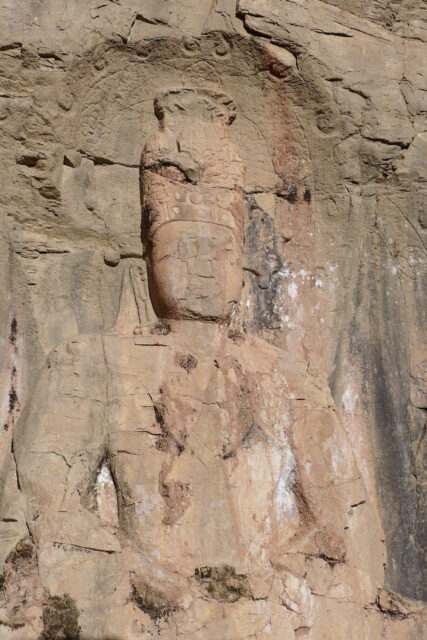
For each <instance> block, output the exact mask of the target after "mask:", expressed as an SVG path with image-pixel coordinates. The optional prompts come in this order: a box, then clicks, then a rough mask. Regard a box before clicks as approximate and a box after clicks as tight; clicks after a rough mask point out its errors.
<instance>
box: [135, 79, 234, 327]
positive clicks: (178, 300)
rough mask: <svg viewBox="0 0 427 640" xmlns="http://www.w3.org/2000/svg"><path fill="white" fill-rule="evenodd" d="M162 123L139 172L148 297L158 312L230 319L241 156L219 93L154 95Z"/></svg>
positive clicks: (228, 108)
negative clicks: (231, 138)
mask: <svg viewBox="0 0 427 640" xmlns="http://www.w3.org/2000/svg"><path fill="white" fill-rule="evenodd" d="M154 108H155V114H156V117H157V119H158V122H159V130H158V131H157V132H156V133H155V134H154V135H153V136H152V137H151V138H149V139H148V140H147V143H146V146H145V149H144V153H143V159H142V172H141V189H142V204H143V216H144V227H145V257H146V260H147V272H148V284H149V290H150V297H151V300H152V303H153V306H154V309H155V311H156V313H157V315H158V316H159V317H161V318H171V319H172V318H174V319H199V320H211V321H216V322H225V321H227V319H228V318H229V316H230V313H231V311H232V309H233V306H234V305H235V303H236V302H238V300H239V298H240V291H241V285H242V254H243V185H244V167H243V163H242V161H241V159H240V157H239V155H238V153H237V151H236V149H235V147H234V145H233V143H232V142H231V140H230V138H229V132H228V126H229V125H230V123H231V122H232V121H233V119H234V112H235V106H234V103H233V102H232V100H231V99H230V98H228V97H227V96H225V95H224V94H222V93H216V92H212V91H207V90H196V89H185V88H184V89H172V90H169V91H167V92H165V93H162V94H161V95H159V96H157V97H156V99H155V101H154Z"/></svg>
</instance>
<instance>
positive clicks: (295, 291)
mask: <svg viewBox="0 0 427 640" xmlns="http://www.w3.org/2000/svg"><path fill="white" fill-rule="evenodd" d="M288 293H289V295H290V297H291V298H292V300H295V298H296V297H297V295H298V287H297V285H296V284H295V283H294V282H292V283H291V284H290V285H288Z"/></svg>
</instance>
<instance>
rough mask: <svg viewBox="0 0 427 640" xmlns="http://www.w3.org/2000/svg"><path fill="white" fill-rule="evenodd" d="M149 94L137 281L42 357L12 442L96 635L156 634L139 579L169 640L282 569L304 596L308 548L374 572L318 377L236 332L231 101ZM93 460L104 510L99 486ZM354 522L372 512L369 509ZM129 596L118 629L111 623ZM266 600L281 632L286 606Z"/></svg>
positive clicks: (236, 212) (51, 544)
mask: <svg viewBox="0 0 427 640" xmlns="http://www.w3.org/2000/svg"><path fill="white" fill-rule="evenodd" d="M154 108H155V113H156V116H157V118H158V123H159V129H158V131H156V132H155V133H154V134H153V135H152V136H150V137H149V138H148V140H147V143H146V146H145V149H144V152H143V156H142V167H141V194H142V210H143V211H142V215H143V225H142V228H143V235H144V245H145V259H146V264H147V268H146V270H145V266H144V263H141V264H139V265H135V264H132V265H131V267H130V268H129V269H127V268H126V269H125V275H126V273H129V276H130V277H129V279H128V280H126V278H125V282H124V290H125V289H126V287H127V288H128V290H129V291H131V292H132V295H131V297H128V296H127V295H125V294H124V293H123V292H122V298H121V309H120V312H119V315H118V319H117V324H116V327H115V328H114V329H113V330H112V331H109V332H105V333H102V334H93V335H86V336H77V337H76V339H75V340H73V341H72V342H70V343H67V344H66V345H60V346H59V347H58V349H57V350H56V352H55V353H54V354H53V355H52V357H51V358H50V362H49V365H48V367H47V368H46V370H45V371H44V372H43V374H42V376H41V378H40V382H39V391H38V394H37V397H35V398H34V399H33V401H32V403H30V404H29V407H28V408H27V410H26V412H24V414H23V416H22V420H21V424H20V428H19V430H18V435H17V437H16V439H15V445H14V447H15V455H16V460H17V472H18V478H19V481H20V485H21V487H22V491H23V493H24V495H25V497H26V501H27V502H26V520H27V526H28V529H29V531H30V533H31V535H32V536H33V538H34V539H35V540H36V541H37V546H38V549H39V550H40V553H39V558H38V562H39V566H40V574H41V575H42V577H43V581H44V583H43V586H44V588H45V589H46V591H47V592H48V593H49V594H51V595H56V596H60V595H62V594H64V593H67V594H71V596H72V597H73V598H75V600H76V602H77V606H78V608H79V611H80V615H81V618H80V619H81V624H82V627H83V629H84V632H85V633H86V634H88V636H89V637H91V638H93V639H95V638H99V639H102V638H105V637H110V635H113V634H114V633H115V634H116V635H117V637H118V638H120V640H121V638H123V640H128V639H131V638H136V637H147V638H148V637H151V635H150V634H151V633H152V632H156V633H158V634H159V635H160V636H162V634H163V631H164V629H163V631H162V627H161V625H160V626H159V619H158V618H156V617H152V616H151V615H150V611H149V609H150V607H149V605H148V604H147V602H146V601H145V600H144V597H143V595H142V592H143V591H144V589H145V592H146V591H147V589H148V590H150V589H151V592H150V593H156V594H157V596H156V597H157V601H158V608H159V611H160V613H159V617H160V618H162V616H163V618H164V619H169V618H171V619H172V617H173V620H174V621H175V622H174V624H175V625H176V627H175V628H176V633H175V635H174V634H173V632H170V631H164V637H165V638H166V637H167V638H177V637H182V636H183V635H184V636H185V634H188V635H190V634H192V633H198V631H197V630H198V629H200V628H203V629H205V627H206V629H208V631H207V632H206V635H205V636H203V637H206V638H208V637H209V638H215V639H216V638H218V637H230V638H233V637H234V636H233V633H234V631H233V629H234V630H235V629H236V628H238V624H239V623H238V620H239V615H240V611H241V609H239V607H241V606H243V605H242V603H245V606H246V607H247V608H248V611H249V614H250V615H252V616H255V617H256V616H258V615H259V610H260V606H261V605H260V604H259V603H260V601H261V600H262V601H264V600H266V599H267V598H268V597H269V594H270V593H272V592H273V590H274V589H275V590H276V591H277V593H276V592H274V593H276V596H275V597H276V599H279V597H280V593H281V591H282V590H283V589H284V588H285V586H284V585H285V577H284V567H285V566H286V567H287V568H288V569H289V571H291V573H292V575H293V576H294V577H295V580H296V581H297V582H298V585H299V587H298V588H299V589H300V590H301V589H302V588H303V587H302V585H303V584H304V581H305V580H306V576H307V574H309V572H310V570H311V568H310V567H311V565H310V559H311V558H316V557H324V558H327V559H328V561H329V562H332V563H336V564H339V563H343V562H344V558H345V557H346V556H348V557H350V558H351V562H352V563H353V564H354V566H356V567H357V571H360V572H362V573H363V575H364V576H367V579H368V577H369V576H370V574H371V573H374V574H375V572H377V571H378V567H377V565H378V561H375V562H371V560H372V558H371V555H370V550H365V549H364V550H362V552H361V553H359V552H358V551H357V552H356V550H355V548H354V540H353V538H352V535H351V532H350V533H346V531H347V530H349V525H348V519H349V515H348V514H349V505H350V504H351V503H352V502H353V503H356V502H357V501H358V500H362V501H363V500H366V493H365V490H364V487H363V484H362V483H361V482H360V480H359V478H358V473H357V469H356V467H355V464H354V460H353V457H352V454H351V450H350V448H349V445H348V442H347V440H346V437H345V434H344V432H343V429H342V427H341V425H340V424H339V422H338V420H337V418H336V416H335V414H334V411H333V408H332V406H333V403H332V399H331V397H330V393H329V390H328V389H327V387H326V385H325V383H324V382H323V381H322V380H320V379H319V378H317V377H316V376H315V375H313V374H311V372H309V371H308V367H307V364H306V363H301V362H297V361H295V360H294V359H292V357H291V356H290V355H289V354H287V353H285V352H283V351H281V350H279V349H277V348H275V347H273V346H272V345H270V344H267V343H266V342H265V341H263V340H261V339H259V338H257V337H256V336H251V335H246V336H239V338H238V339H233V338H232V337H230V336H229V323H230V317H231V315H232V311H233V309H234V308H235V306H236V305H237V304H238V303H239V301H240V296H241V287H242V264H243V238H244V232H243V222H244V215H243V214H244V165H243V163H242V161H241V159H240V157H239V154H238V152H237V150H236V149H235V147H234V145H233V144H232V142H231V140H230V136H229V131H228V127H229V125H230V124H231V122H232V120H233V118H234V116H235V107H234V104H233V102H232V100H230V98H228V97H227V96H225V95H224V94H222V93H220V92H213V91H208V90H194V89H187V88H183V89H172V90H169V91H166V92H164V93H163V94H161V95H159V96H157V97H156V99H155V101H154ZM130 306H133V307H134V308H136V309H137V317H138V319H139V324H138V326H137V327H135V324H133V325H132V324H131V322H130V321H127V319H128V318H131V317H134V316H132V313H130V311H129V307H130ZM134 315H135V314H134ZM158 321H168V327H167V329H166V330H164V331H163V330H159V322H158ZM45 399H47V400H46V401H45ZM60 416H63V418H61V417H60ZM100 473H101V474H102V477H103V478H107V479H108V478H111V482H110V485H109V495H112V498H111V499H112V500H113V502H114V505H113V507H114V508H113V509H111V508H110V509H109V508H108V504H107V505H105V504H103V498H102V495H101V494H100V493H99V491H98V493H97V492H96V491H95V496H94V495H92V494H94V487H95V486H96V482H97V477H98V476H99V474H100ZM52 477H55V478H56V483H55V485H54V486H51V478H52ZM112 485H114V487H112ZM349 485H351V487H352V489H351V491H349V490H348V486H349ZM343 487H346V488H345V489H343ZM114 494H115V495H114ZM104 500H108V497H107V498H105V497H104ZM100 505H101V508H100ZM110 506H111V505H110ZM111 513H113V517H112V518H110V520H108V514H111ZM363 522H364V524H365V525H367V524H369V525H370V526H376V524H375V518H374V516H373V514H372V513H371V511H369V509H368V510H367V512H366V518H365V520H364V521H363ZM82 552H84V553H85V556H84V558H83V560H82V556H81V555H78V554H81V553H82ZM358 554H359V555H358ZM375 554H376V557H377V558H379V559H381V552H379V553H377V551H375ZM70 565H71V566H73V567H74V568H75V575H76V576H77V577H75V576H73V579H70V578H69V574H68V573H67V574H66V575H65V574H64V572H63V570H62V569H63V567H64V566H70ZM316 570H318V569H316ZM322 570H323V569H322ZM324 570H325V572H326V571H327V567H326V565H325V567H324ZM285 573H286V572H285ZM215 576H217V578H218V579H216V578H215ZM239 576H240V577H239ZM369 579H370V578H369ZM73 580H74V582H73ZM141 581H142V584H143V587H141ZM83 583H84V585H85V586H84V588H83V587H82V584H83ZM373 584H374V585H375V581H374V582H373ZM144 585H145V586H144ZM212 585H213V586H212ZM201 601H202V602H203V603H204V604H203V610H201V609H200V602H201ZM144 602H145V604H144ZM162 603H163V604H162ZM165 603H166V604H165ZM224 603H226V604H224ZM123 607H126V608H127V610H128V613H129V616H128V617H129V627H128V628H127V629H125V630H122V629H117V628H116V627H115V626H114V625H115V622H114V611H115V610H116V609H118V608H123ZM144 607H145V608H144ZM162 607H163V609H162ZM106 608H108V610H110V611H111V614H110V615H106V614H105V610H106ZM303 608H304V607H303V603H302V604H301V609H302V610H303ZM273 609H274V615H276V616H277V617H278V619H279V620H281V623H280V624H281V625H282V627H281V628H282V629H285V628H287V625H289V624H290V622H289V619H288V618H289V616H288V610H287V609H285V608H284V607H283V606H281V605H280V606H279V605H278V604H277V606H276V605H274V607H273ZM94 610H96V611H98V613H97V614H96V615H95V614H94ZM189 610H191V613H190V614H189V613H188V611H189ZM162 611H163V614H162V613H161V612H162ZM306 613H307V612H305V613H304V615H306ZM249 614H248V615H249ZM307 615H308V613H307ZM269 616H270V617H271V614H270V613H269V614H268V615H267V618H266V620H268V619H269ZM255 617H254V620H255ZM261 617H262V616H261ZM263 620H264V618H262V619H261V618H260V620H259V625H260V629H259V631H260V630H261V629H262V628H263V626H262V625H264V626H265V624H267V622H263ZM254 624H258V623H255V622H254ZM206 625H207V626H206ZM209 625H210V626H209ZM236 625H237V627H236ZM165 628H166V627H165ZM135 629H137V631H135ZM209 629H210V630H209ZM256 631H257V629H255V628H254V632H256ZM171 633H172V635H171ZM138 634H139V635H138ZM144 634H147V635H144ZM167 634H169V635H167ZM114 637H116V636H114ZM194 637H196V636H194ZM197 637H199V636H197ZM236 637H237V636H236Z"/></svg>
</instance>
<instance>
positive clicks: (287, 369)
mask: <svg viewBox="0 0 427 640" xmlns="http://www.w3.org/2000/svg"><path fill="white" fill-rule="evenodd" d="M227 350H228V352H229V354H230V355H231V356H232V357H233V359H235V360H237V361H238V362H239V364H240V365H241V367H242V369H243V370H244V371H245V372H246V373H247V374H248V375H250V374H253V375H255V376H259V378H261V377H265V376H267V378H268V380H269V384H271V385H272V386H274V385H276V386H278V387H280V386H281V385H286V387H287V388H288V389H292V390H293V392H294V395H295V396H296V397H300V398H301V399H302V398H304V397H305V398H310V399H311V402H314V403H315V398H316V397H318V399H319V401H321V404H322V405H325V403H326V404H327V405H328V406H332V405H333V400H332V396H331V393H330V389H329V385H328V382H327V379H326V377H325V376H324V375H322V374H321V372H319V371H318V370H317V369H315V368H314V367H313V366H312V365H311V363H310V362H308V361H307V360H304V359H302V358H299V357H298V356H297V355H295V354H294V353H291V352H290V351H287V350H285V349H281V348H280V347H277V346H275V345H274V344H271V343H269V342H267V341H266V340H263V339H262V338H259V337H257V336H248V337H247V338H246V339H244V340H239V341H235V340H230V341H229V343H228V346H227Z"/></svg>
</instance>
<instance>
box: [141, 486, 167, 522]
mask: <svg viewBox="0 0 427 640" xmlns="http://www.w3.org/2000/svg"><path fill="white" fill-rule="evenodd" d="M135 494H136V513H137V515H138V517H139V519H140V520H141V521H143V520H145V518H146V517H147V516H148V515H149V514H150V513H151V512H152V511H153V509H155V508H156V507H159V506H160V503H161V500H160V496H159V495H156V494H155V493H148V492H147V491H146V489H145V487H144V485H143V484H137V485H136V491H135Z"/></svg>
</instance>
